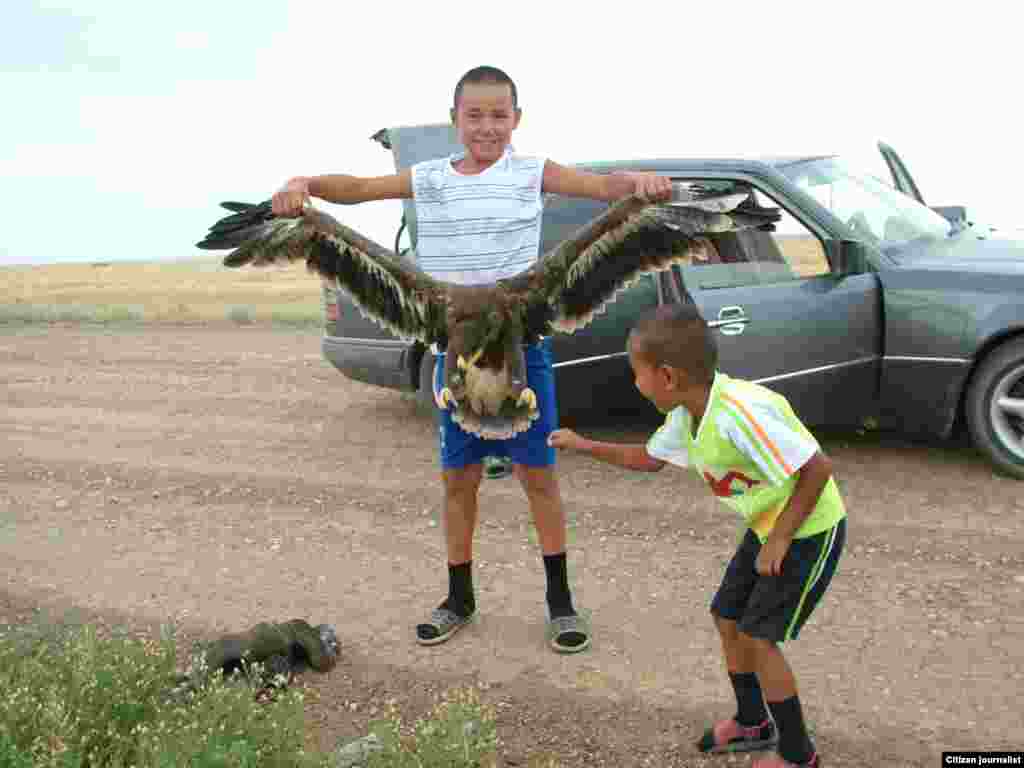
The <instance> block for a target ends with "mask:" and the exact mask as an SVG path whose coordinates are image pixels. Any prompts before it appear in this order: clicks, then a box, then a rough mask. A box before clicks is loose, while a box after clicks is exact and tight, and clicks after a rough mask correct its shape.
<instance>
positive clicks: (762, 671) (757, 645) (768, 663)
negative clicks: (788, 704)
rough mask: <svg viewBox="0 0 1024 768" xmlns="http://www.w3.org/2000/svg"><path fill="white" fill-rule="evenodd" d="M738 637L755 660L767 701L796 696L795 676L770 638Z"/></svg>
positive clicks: (783, 699) (758, 676)
mask: <svg viewBox="0 0 1024 768" xmlns="http://www.w3.org/2000/svg"><path fill="white" fill-rule="evenodd" d="M740 637H742V638H743V640H744V641H745V643H744V644H745V645H746V646H747V647H748V648H749V649H750V650H751V652H752V653H751V656H752V657H753V658H754V659H755V660H756V662H755V663H756V664H757V679H758V681H759V682H760V683H761V690H762V691H764V697H765V699H766V700H767V701H769V702H774V701H785V700H786V699H788V698H790V697H791V696H796V678H795V677H794V676H793V670H792V669H790V667H789V663H788V662H787V661H786V657H785V656H783V655H782V651H780V650H779V646H778V645H776V644H775V643H773V642H772V641H771V640H761V639H759V638H756V637H749V636H748V635H740Z"/></svg>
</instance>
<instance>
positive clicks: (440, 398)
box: [434, 387, 458, 411]
mask: <svg viewBox="0 0 1024 768" xmlns="http://www.w3.org/2000/svg"><path fill="white" fill-rule="evenodd" d="M434 402H435V403H437V407H438V408H440V409H441V410H442V411H444V410H447V409H448V405H449V404H451V405H457V404H458V400H456V399H455V395H453V394H452V391H451V390H450V389H448V387H444V388H443V389H442V390H441V391H440V392H438V393H437V395H435V396H434Z"/></svg>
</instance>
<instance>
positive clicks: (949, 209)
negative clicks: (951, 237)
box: [932, 205, 967, 226]
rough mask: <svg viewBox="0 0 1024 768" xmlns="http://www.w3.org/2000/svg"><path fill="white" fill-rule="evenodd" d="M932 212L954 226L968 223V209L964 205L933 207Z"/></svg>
mask: <svg viewBox="0 0 1024 768" xmlns="http://www.w3.org/2000/svg"><path fill="white" fill-rule="evenodd" d="M932 210H933V211H935V212H936V213H937V214H939V216H941V217H942V218H944V219H945V220H946V221H948V222H949V223H950V224H953V225H954V226H956V225H959V224H964V223H965V222H966V221H967V209H966V208H965V207H964V206H962V205H933V206H932Z"/></svg>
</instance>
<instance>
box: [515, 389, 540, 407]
mask: <svg viewBox="0 0 1024 768" xmlns="http://www.w3.org/2000/svg"><path fill="white" fill-rule="evenodd" d="M516 405H525V406H526V407H527V408H529V409H530V410H531V411H535V410H537V395H535V394H534V393H533V390H532V389H530V388H529V387H527V388H526V389H524V390H523V391H522V392H520V393H519V399H518V400H516Z"/></svg>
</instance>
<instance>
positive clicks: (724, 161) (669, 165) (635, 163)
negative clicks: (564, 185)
mask: <svg viewBox="0 0 1024 768" xmlns="http://www.w3.org/2000/svg"><path fill="white" fill-rule="evenodd" d="M829 157H835V155H774V156H737V157H675V158H673V157H662V158H638V159H635V160H599V161H594V162H583V163H573V164H572V165H573V167H574V168H580V169H583V170H588V171H605V172H608V171H618V170H630V171H662V170H666V169H672V170H678V171H686V170H688V169H691V168H692V169H693V170H716V169H720V170H723V171H727V170H736V169H738V168H749V167H750V166H751V165H766V166H770V167H772V168H785V167H787V166H790V165H797V164H799V163H806V162H810V161H812V160H822V159H825V158H829Z"/></svg>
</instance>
